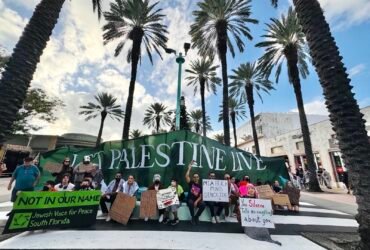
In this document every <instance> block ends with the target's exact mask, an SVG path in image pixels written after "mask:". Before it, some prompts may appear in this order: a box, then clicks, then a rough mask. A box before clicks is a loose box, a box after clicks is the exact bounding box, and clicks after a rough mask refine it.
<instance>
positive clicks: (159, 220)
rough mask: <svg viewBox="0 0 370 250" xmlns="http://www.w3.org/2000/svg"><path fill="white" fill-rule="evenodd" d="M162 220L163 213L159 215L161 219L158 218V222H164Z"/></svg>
mask: <svg viewBox="0 0 370 250" xmlns="http://www.w3.org/2000/svg"><path fill="white" fill-rule="evenodd" d="M162 221H163V214H161V215H160V216H159V219H158V222H159V223H162Z"/></svg>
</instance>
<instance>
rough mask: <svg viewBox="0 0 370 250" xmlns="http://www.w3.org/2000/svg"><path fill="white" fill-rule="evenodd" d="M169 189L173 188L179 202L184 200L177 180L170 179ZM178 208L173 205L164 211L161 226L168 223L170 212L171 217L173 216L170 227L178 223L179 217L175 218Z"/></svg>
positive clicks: (182, 191)
mask: <svg viewBox="0 0 370 250" xmlns="http://www.w3.org/2000/svg"><path fill="white" fill-rule="evenodd" d="M169 188H174V189H175V190H176V193H177V196H178V197H179V201H180V202H181V201H183V200H184V198H185V194H184V189H183V188H182V186H181V185H180V184H179V183H178V181H177V179H175V178H172V180H171V185H170V186H169ZM179 207H180V205H176V204H173V205H171V206H169V207H167V208H166V211H165V213H164V219H163V224H167V223H168V221H169V213H170V212H172V213H173V216H174V219H173V220H172V221H171V225H172V226H175V225H177V224H178V223H179V222H180V220H179V217H178V216H177V210H178V209H179Z"/></svg>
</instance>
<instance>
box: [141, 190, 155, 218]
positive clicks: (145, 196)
mask: <svg viewBox="0 0 370 250" xmlns="http://www.w3.org/2000/svg"><path fill="white" fill-rule="evenodd" d="M156 215H157V191H155V190H148V191H145V192H143V193H141V200H140V218H145V217H147V218H150V217H153V216H156Z"/></svg>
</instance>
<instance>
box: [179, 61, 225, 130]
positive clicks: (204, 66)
mask: <svg viewBox="0 0 370 250" xmlns="http://www.w3.org/2000/svg"><path fill="white" fill-rule="evenodd" d="M212 64H213V58H209V59H207V58H206V57H203V58H202V59H197V60H195V61H192V62H191V63H190V69H186V70H185V71H186V72H188V73H189V74H190V76H188V77H186V80H187V81H188V85H193V86H194V95H195V94H196V93H197V91H198V86H199V92H200V98H201V103H202V115H203V119H202V121H203V126H202V128H203V136H207V134H206V131H207V126H206V121H207V119H206V103H205V97H204V95H205V89H206V88H207V90H208V92H210V91H212V93H213V94H216V86H217V85H220V82H221V79H220V78H218V77H217V76H216V69H217V68H218V67H219V66H215V65H212ZM197 133H198V132H197Z"/></svg>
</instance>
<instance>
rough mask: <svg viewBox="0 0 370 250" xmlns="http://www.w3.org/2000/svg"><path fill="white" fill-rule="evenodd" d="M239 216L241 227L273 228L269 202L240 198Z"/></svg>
mask: <svg viewBox="0 0 370 250" xmlns="http://www.w3.org/2000/svg"><path fill="white" fill-rule="evenodd" d="M239 200H240V215H241V222H242V226H243V227H265V228H275V225H274V222H273V220H272V213H273V211H272V207H271V201H270V200H263V199H249V198H240V199H239Z"/></svg>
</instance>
